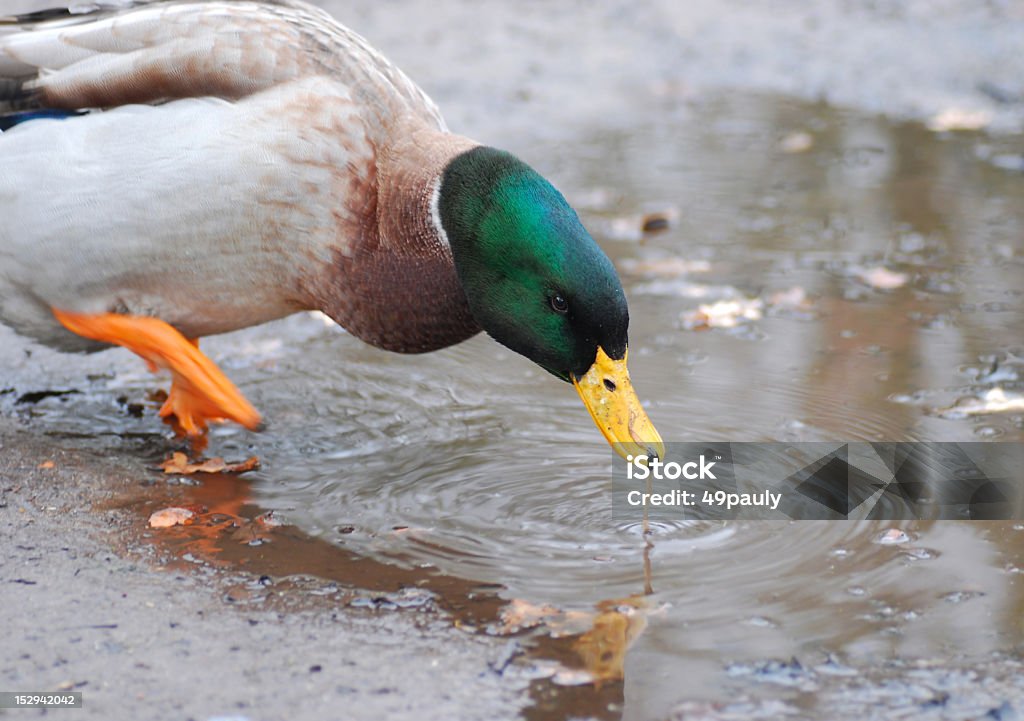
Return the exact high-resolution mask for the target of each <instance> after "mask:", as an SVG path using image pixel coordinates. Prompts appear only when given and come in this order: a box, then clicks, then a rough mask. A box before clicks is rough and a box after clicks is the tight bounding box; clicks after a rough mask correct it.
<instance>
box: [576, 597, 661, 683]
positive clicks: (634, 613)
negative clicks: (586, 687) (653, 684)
mask: <svg viewBox="0 0 1024 721" xmlns="http://www.w3.org/2000/svg"><path fill="white" fill-rule="evenodd" d="M611 603H613V602H604V603H602V604H600V605H599V607H602V608H604V609H605V610H603V611H602V612H601V613H599V614H598V615H597V617H596V618H595V619H594V624H593V626H592V628H591V629H590V630H589V631H587V632H586V633H585V634H583V635H582V636H580V637H579V639H578V640H577V641H576V644H575V647H576V652H577V653H578V654H579V655H580V658H581V659H582V660H583V665H584V667H585V668H586V669H587V671H589V672H590V675H591V676H592V677H593V679H594V684H595V685H597V686H600V685H601V684H602V683H603V682H605V681H621V680H622V678H623V674H624V672H625V664H626V651H627V650H628V649H629V647H630V646H631V645H632V644H633V642H634V641H635V640H636V639H637V638H638V637H639V636H640V634H641V633H643V631H644V629H645V628H647V616H646V614H645V613H643V612H642V611H641V609H640V608H638V607H637V606H636V605H634V604H631V603H628V602H627V603H622V604H619V605H617V606H614V607H612V606H611Z"/></svg>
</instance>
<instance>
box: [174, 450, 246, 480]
mask: <svg viewBox="0 0 1024 721" xmlns="http://www.w3.org/2000/svg"><path fill="white" fill-rule="evenodd" d="M160 467H161V468H162V469H163V470H164V473H178V474H181V475H186V476H187V475H189V474H192V473H245V472H246V471H254V470H256V469H257V468H259V467H260V459H259V458H257V457H256V456H252V457H250V458H247V459H245V460H244V461H242V462H241V463H227V462H225V461H224V459H223V458H220V457H215V458H209V459H207V460H205V461H202V462H201V463H189V461H188V456H186V455H185V454H184V453H182V452H180V451H176V452H174V453H173V454H171V457H170V458H168V459H167V460H165V461H164V462H163V463H161V464H160Z"/></svg>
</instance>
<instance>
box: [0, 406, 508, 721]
mask: <svg viewBox="0 0 1024 721" xmlns="http://www.w3.org/2000/svg"><path fill="white" fill-rule="evenodd" d="M124 450H125V449H124V448H121V449H116V448H110V447H103V445H102V444H101V443H99V444H98V443H96V442H90V443H88V444H87V447H80V446H79V445H78V444H75V443H68V442H64V443H56V442H54V441H53V440H52V439H47V438H46V437H45V435H43V434H42V433H41V431H40V429H38V428H30V429H19V428H16V424H15V423H13V422H12V421H11V420H10V419H8V418H0V547H2V548H3V554H0V607H2V608H3V609H5V610H4V623H3V626H4V629H3V636H4V641H3V652H2V655H0V687H2V688H3V689H5V690H24V691H42V690H58V689H59V690H75V691H82V692H83V694H84V699H85V702H84V709H83V710H82V711H74V712H68V711H64V712H56V713H60V714H63V713H74V714H75V715H76V717H78V716H81V717H82V718H140V719H148V718H167V717H168V716H169V715H170V716H173V717H175V718H193V719H209V718H215V717H228V716H230V717H238V718H250V719H274V718H295V719H317V720H318V721H319V720H320V719H325V718H353V717H358V718H425V719H450V718H478V719H496V718H515V717H516V716H517V710H518V709H519V708H521V707H522V706H523V705H524V704H525V703H526V698H525V694H524V688H525V685H526V681H525V680H523V679H519V680H516V679H513V678H510V677H508V676H506V677H503V676H501V675H499V674H498V673H496V672H495V671H493V670H492V668H491V666H489V665H488V664H489V662H493V660H494V659H495V658H497V657H498V656H499V655H500V653H501V650H502V647H503V644H504V641H503V640H501V639H488V638H486V637H479V636H471V635H468V634H465V633H462V632H460V631H457V630H455V629H453V628H452V627H451V625H450V624H449V623H445V622H444V621H442V620H441V619H440V617H439V615H438V614H437V613H436V612H430V611H427V612H424V613H416V612H412V613H397V612H389V611H374V610H368V611H363V612H360V611H354V610H352V609H343V608H341V607H337V606H335V605H334V604H325V603H322V602H321V603H317V602H316V601H317V596H316V595H315V594H312V593H305V592H303V591H299V592H297V593H296V594H294V597H293V602H288V603H286V604H284V606H283V607H282V606H275V605H274V604H271V603H267V604H255V603H248V604H247V603H244V602H243V601H240V600H239V599H232V598H231V597H230V591H231V588H230V585H231V584H230V581H232V580H233V581H234V583H235V584H243V585H244V584H246V583H251V582H253V581H254V580H256V581H257V582H258V577H257V578H255V579H253V578H250V577H248V576H246V575H245V574H244V573H243V574H242V576H237V575H235V576H232V578H231V579H227V578H225V576H224V574H220V573H218V571H217V570H215V569H214V568H213V567H211V566H209V565H205V564H201V563H195V564H192V565H193V566H194V567H193V568H185V566H188V565H189V564H188V563H187V562H179V563H178V565H177V566H176V567H167V566H166V565H164V561H165V560H168V559H161V558H158V557H157V554H156V553H155V551H154V549H153V548H152V547H150V546H146V545H145V544H135V545H132V546H130V547H125V545H124V543H125V537H124V531H125V530H126V529H127V528H129V527H131V526H132V525H133V524H137V523H138V521H139V519H138V518H137V517H133V514H132V512H131V511H130V510H113V509H112V510H104V508H112V507H114V506H117V505H118V503H117V499H118V498H123V497H124V494H131V495H134V496H137V495H138V490H139V487H140V479H147V478H149V479H152V478H153V477H154V473H153V471H152V470H150V469H147V468H146V467H145V466H144V465H143V464H142V463H141V462H140V460H139V459H138V458H137V457H132V455H131V454H130V453H124ZM114 454H116V455H118V460H117V462H116V463H113V462H111V461H110V460H109V456H110V455H114ZM48 462H52V464H53V467H52V468H47V467H40V466H41V465H43V466H46V465H49V463H48ZM115 549H117V550H115ZM237 595H240V594H237ZM268 606H269V607H270V608H268ZM15 714H16V715H17V716H18V717H19V718H21V717H33V718H34V717H36V716H43V715H46V716H48V717H49V716H52V715H54V712H48V713H45V714H44V712H42V711H38V710H36V711H29V710H21V711H8V712H3V711H0V715H12V716H13V715H15Z"/></svg>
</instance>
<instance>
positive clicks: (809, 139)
mask: <svg viewBox="0 0 1024 721" xmlns="http://www.w3.org/2000/svg"><path fill="white" fill-rule="evenodd" d="M813 147H814V136H813V135H811V134H810V133H806V132H804V131H802V130H800V131H797V132H795V133H790V134H789V135H787V136H786V137H784V138H783V139H782V140H781V141H779V150H781V151H782V152H783V153H805V152H807V151H808V150H810V149H811V148H813Z"/></svg>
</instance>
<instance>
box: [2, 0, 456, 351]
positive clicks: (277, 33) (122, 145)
mask: <svg viewBox="0 0 1024 721" xmlns="http://www.w3.org/2000/svg"><path fill="white" fill-rule="evenodd" d="M33 73H38V75H37V76H35V77H34V79H33V76H32V74H33ZM4 76H7V77H18V76H26V77H27V78H28V80H27V85H26V87H31V88H34V89H35V91H36V92H39V93H42V95H41V97H43V99H44V103H43V105H45V106H48V107H58V108H60V107H63V108H78V107H83V105H82V103H83V102H86V101H88V103H89V104H91V105H94V106H95V105H102V106H106V107H110V106H114V107H112V108H111V109H109V110H107V111H105V112H102V113H93V114H90V115H88V116H83V117H75V118H70V119H67V120H32V121H29V122H25V123H23V124H21V125H17V126H15V127H14V128H13V129H11V130H9V131H7V132H4V133H0V320H3V321H5V322H6V323H8V324H10V325H11V326H12V327H14V328H15V329H16V330H18V331H19V332H21V333H23V334H26V335H29V336H32V337H34V338H36V339H37V340H39V341H41V342H43V343H46V344H48V345H52V346H55V347H58V348H61V349H65V350H87V349H91V348H93V347H95V345H94V344H92V343H90V342H89V341H85V340H84V339H81V338H78V337H76V336H74V335H72V334H70V333H68V332H67V331H65V330H64V329H63V328H62V327H61V326H60V325H59V324H58V323H57V322H56V320H55V319H54V318H53V315H52V313H51V312H50V308H51V307H54V306H56V307H59V308H63V309H66V310H72V311H77V312H110V311H112V312H122V313H132V314H142V315H153V316H157V317H160V318H162V319H163V320H166V321H167V322H169V323H171V324H172V325H174V326H175V327H177V328H178V329H179V330H181V331H182V332H183V333H185V334H186V335H188V336H190V337H198V336H203V335H209V334H213V333H220V332H224V331H228V330H233V329H236V328H241V327H245V326H248V325H254V324H257V323H261V322H264V321H267V320H271V319H274V318H278V317H281V316H284V315H287V314H289V313H292V312H295V311H296V310H300V309H303V308H309V307H313V306H314V303H315V298H311V297H307V295H305V294H304V292H303V289H304V288H305V287H307V286H308V285H309V284H310V283H312V280H311V279H312V278H313V277H314V276H316V275H317V274H321V275H322V273H323V268H324V266H325V265H326V264H329V263H330V262H331V253H336V252H342V253H345V252H346V243H347V242H349V240H350V239H349V238H346V237H344V235H345V233H344V232H342V229H343V228H351V227H354V226H356V225H358V218H355V217H351V216H353V215H354V214H356V213H357V212H359V210H360V208H359V207H356V208H354V209H353V208H350V205H351V203H350V201H352V197H351V196H352V195H353V194H358V193H359V192H361V191H360V189H361V188H371V187H373V185H374V183H375V182H376V175H375V174H376V167H375V159H376V153H377V151H378V148H379V147H380V146H381V145H383V144H385V143H386V141H387V132H388V125H389V123H390V122H391V118H392V117H393V116H397V117H400V118H404V119H405V120H406V122H407V121H408V118H410V117H413V118H415V119H416V122H418V123H424V124H425V125H427V126H432V127H433V128H435V129H438V130H440V129H442V128H443V123H442V121H441V120H440V116H439V115H438V114H437V110H436V108H435V107H434V105H433V103H431V102H430V101H429V99H428V98H426V96H425V95H424V94H423V93H422V91H420V90H419V89H418V88H417V87H416V86H415V85H414V84H413V83H412V82H411V81H409V80H408V79H407V78H406V77H405V76H404V75H403V74H402V73H401V72H400V71H398V70H397V69H395V68H394V67H393V66H391V65H390V64H388V63H387V61H386V60H384V59H383V58H381V57H380V56H379V55H378V54H376V53H375V51H373V50H372V49H370V48H369V46H367V45H366V43H365V41H363V40H362V39H361V38H359V37H358V36H357V35H355V34H354V33H351V32H350V31H348V30H347V29H345V28H343V27H341V26H340V25H338V24H337V23H335V22H334V21H332V20H330V18H328V17H327V16H326V15H324V14H323V13H322V12H321V11H319V10H315V9H312V8H308V7H305V6H302V5H298V4H296V5H295V6H294V7H292V6H284V7H281V6H260V5H258V4H253V3H209V4H173V3H172V4H170V5H159V6H154V7H148V8H142V9H139V10H134V11H130V12H129V13H127V14H124V15H115V16H113V17H106V18H104V17H101V18H99V19H95V20H93V21H91V22H84V23H83V22H82V21H80V20H76V21H73V22H71V23H65V22H55V23H44V24H43V25H41V26H39V27H38V28H33V29H30V30H28V31H20V32H15V33H14V34H11V35H7V36H3V35H0V77H4ZM190 95H195V96H196V97H194V98H193V97H189V96H190ZM212 96H216V97H212ZM166 98H179V99H177V100H171V101H170V102H163V103H162V104H158V105H141V104H135V105H130V104H129V105H123V103H125V102H128V103H150V102H153V103H158V102H162V101H163V100H165V99H166ZM119 105H120V106H121V107H117V106H119ZM356 202H357V203H358V202H363V206H365V201H360V199H358V198H357V199H356ZM362 209H363V210H365V207H363V208H362Z"/></svg>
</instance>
